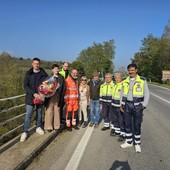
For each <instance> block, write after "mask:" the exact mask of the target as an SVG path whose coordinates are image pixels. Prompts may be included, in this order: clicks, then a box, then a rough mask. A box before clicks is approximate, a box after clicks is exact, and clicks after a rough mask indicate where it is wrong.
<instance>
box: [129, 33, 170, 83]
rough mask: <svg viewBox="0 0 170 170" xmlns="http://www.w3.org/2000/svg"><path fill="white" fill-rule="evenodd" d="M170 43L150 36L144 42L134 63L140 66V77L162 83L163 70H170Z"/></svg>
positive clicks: (164, 39) (133, 60)
mask: <svg viewBox="0 0 170 170" xmlns="http://www.w3.org/2000/svg"><path fill="white" fill-rule="evenodd" d="M169 47H170V43H169V40H168V39H166V38H157V37H154V36H153V35H152V34H149V35H148V36H147V38H144V39H143V40H142V47H141V48H140V52H137V53H135V55H134V58H133V59H132V62H133V63H136V64H137V65H138V72H139V74H140V75H142V76H144V77H146V78H148V79H151V80H152V81H156V82H161V79H162V70H164V69H169V68H170V66H169V65H170V50H169Z"/></svg>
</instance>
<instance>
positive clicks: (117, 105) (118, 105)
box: [112, 103, 121, 107]
mask: <svg viewBox="0 0 170 170" xmlns="http://www.w3.org/2000/svg"><path fill="white" fill-rule="evenodd" d="M112 106H115V107H120V106H121V105H120V104H115V103H112Z"/></svg>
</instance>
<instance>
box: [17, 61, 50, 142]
mask: <svg viewBox="0 0 170 170" xmlns="http://www.w3.org/2000/svg"><path fill="white" fill-rule="evenodd" d="M46 77H47V73H46V72H45V71H44V70H43V69H42V68H40V59H39V58H34V59H33V60H32V68H31V69H29V70H28V71H27V72H26V74H25V78H24V89H25V91H26V98H25V102H26V116H25V122H24V132H23V133H22V135H21V138H20V141H21V142H23V141H25V140H26V138H27V134H28V129H29V127H30V122H31V117H32V113H33V111H34V104H33V100H34V98H36V99H39V98H40V96H39V94H38V86H39V85H40V84H41V82H42V81H43V80H44V79H45V78H46ZM36 132H37V133H39V134H40V135H43V134H44V131H43V129H42V105H36Z"/></svg>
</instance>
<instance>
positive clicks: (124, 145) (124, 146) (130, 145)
mask: <svg viewBox="0 0 170 170" xmlns="http://www.w3.org/2000/svg"><path fill="white" fill-rule="evenodd" d="M132 146H133V143H131V144H130V143H127V142H126V141H125V143H123V144H121V145H120V147H121V148H129V147H132Z"/></svg>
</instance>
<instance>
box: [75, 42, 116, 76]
mask: <svg viewBox="0 0 170 170" xmlns="http://www.w3.org/2000/svg"><path fill="white" fill-rule="evenodd" d="M114 55H115V46H114V40H109V41H107V42H103V43H96V42H93V45H92V46H91V47H88V48H87V49H84V50H82V51H81V52H80V54H79V57H78V58H77V60H78V61H80V62H81V63H82V65H83V67H84V70H85V74H86V75H87V77H88V78H90V77H91V75H92V73H93V72H94V71H95V70H97V71H98V72H99V73H101V74H102V73H103V74H105V73H106V72H111V73H112V72H113V70H114V65H113V62H112V61H113V59H114Z"/></svg>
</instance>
